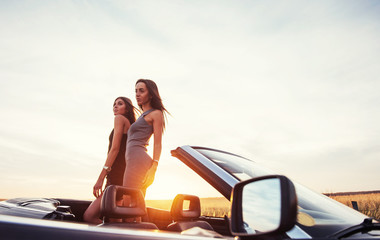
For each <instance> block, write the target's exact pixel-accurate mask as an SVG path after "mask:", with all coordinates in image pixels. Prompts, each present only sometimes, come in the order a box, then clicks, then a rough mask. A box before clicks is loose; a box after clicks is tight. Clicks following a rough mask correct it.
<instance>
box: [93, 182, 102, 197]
mask: <svg viewBox="0 0 380 240" xmlns="http://www.w3.org/2000/svg"><path fill="white" fill-rule="evenodd" d="M103 181H104V178H99V179H98V181H96V183H95V185H94V190H93V194H94V196H95V197H96V198H98V197H100V196H101V195H102V193H103Z"/></svg>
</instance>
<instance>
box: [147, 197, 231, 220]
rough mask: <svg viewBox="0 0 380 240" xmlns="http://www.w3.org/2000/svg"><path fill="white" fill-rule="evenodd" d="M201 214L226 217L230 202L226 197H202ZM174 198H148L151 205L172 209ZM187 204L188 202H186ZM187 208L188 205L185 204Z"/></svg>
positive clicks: (148, 203) (148, 204)
mask: <svg viewBox="0 0 380 240" xmlns="http://www.w3.org/2000/svg"><path fill="white" fill-rule="evenodd" d="M200 200H201V215H203V216H210V217H224V215H228V212H229V210H230V202H229V201H228V200H227V199H225V198H201V199H200ZM172 202H173V200H146V205H147V206H149V207H154V208H160V209H165V210H169V211H170V207H171V205H172ZM185 204H186V202H185ZM184 207H185V208H186V206H184Z"/></svg>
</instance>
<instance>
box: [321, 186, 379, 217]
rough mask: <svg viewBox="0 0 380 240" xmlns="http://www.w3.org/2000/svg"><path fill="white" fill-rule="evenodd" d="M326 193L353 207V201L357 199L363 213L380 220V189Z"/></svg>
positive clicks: (359, 208)
mask: <svg viewBox="0 0 380 240" xmlns="http://www.w3.org/2000/svg"><path fill="white" fill-rule="evenodd" d="M325 195H326V196H328V197H330V198H332V199H334V200H336V201H338V202H340V203H343V204H344V205H347V206H349V207H351V208H353V205H352V201H355V202H357V205H358V210H359V211H360V212H361V213H364V214H365V215H367V216H369V217H372V218H374V219H377V220H380V191H371V192H351V193H330V194H325Z"/></svg>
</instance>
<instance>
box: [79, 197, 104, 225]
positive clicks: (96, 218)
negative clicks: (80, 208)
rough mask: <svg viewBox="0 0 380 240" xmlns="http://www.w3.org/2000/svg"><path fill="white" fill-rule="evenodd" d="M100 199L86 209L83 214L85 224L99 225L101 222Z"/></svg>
mask: <svg viewBox="0 0 380 240" xmlns="http://www.w3.org/2000/svg"><path fill="white" fill-rule="evenodd" d="M101 199H102V198H101V197H98V198H97V199H95V200H94V201H93V202H92V203H91V204H90V206H89V207H88V208H87V210H86V212H85V213H84V214H83V219H84V221H85V222H88V223H92V224H101V223H102V222H103V221H102V220H100V201H101Z"/></svg>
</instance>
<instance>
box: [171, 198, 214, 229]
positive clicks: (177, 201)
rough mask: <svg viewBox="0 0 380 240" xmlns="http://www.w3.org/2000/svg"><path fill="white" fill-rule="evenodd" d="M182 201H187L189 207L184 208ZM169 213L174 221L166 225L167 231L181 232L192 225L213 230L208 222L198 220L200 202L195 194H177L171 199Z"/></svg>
mask: <svg viewBox="0 0 380 240" xmlns="http://www.w3.org/2000/svg"><path fill="white" fill-rule="evenodd" d="M184 201H189V209H184V204H183V203H184ZM170 214H171V216H172V218H173V220H174V222H173V223H171V224H169V226H168V227H167V230H169V231H176V232H182V231H184V230H187V229H190V228H193V227H200V228H202V229H206V230H212V231H213V230H214V229H213V228H212V226H211V225H210V224H209V223H208V222H206V221H201V220H199V216H200V215H201V202H200V200H199V197H197V196H194V195H187V194H178V195H177V196H176V197H175V198H174V200H173V203H172V206H171V209H170Z"/></svg>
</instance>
